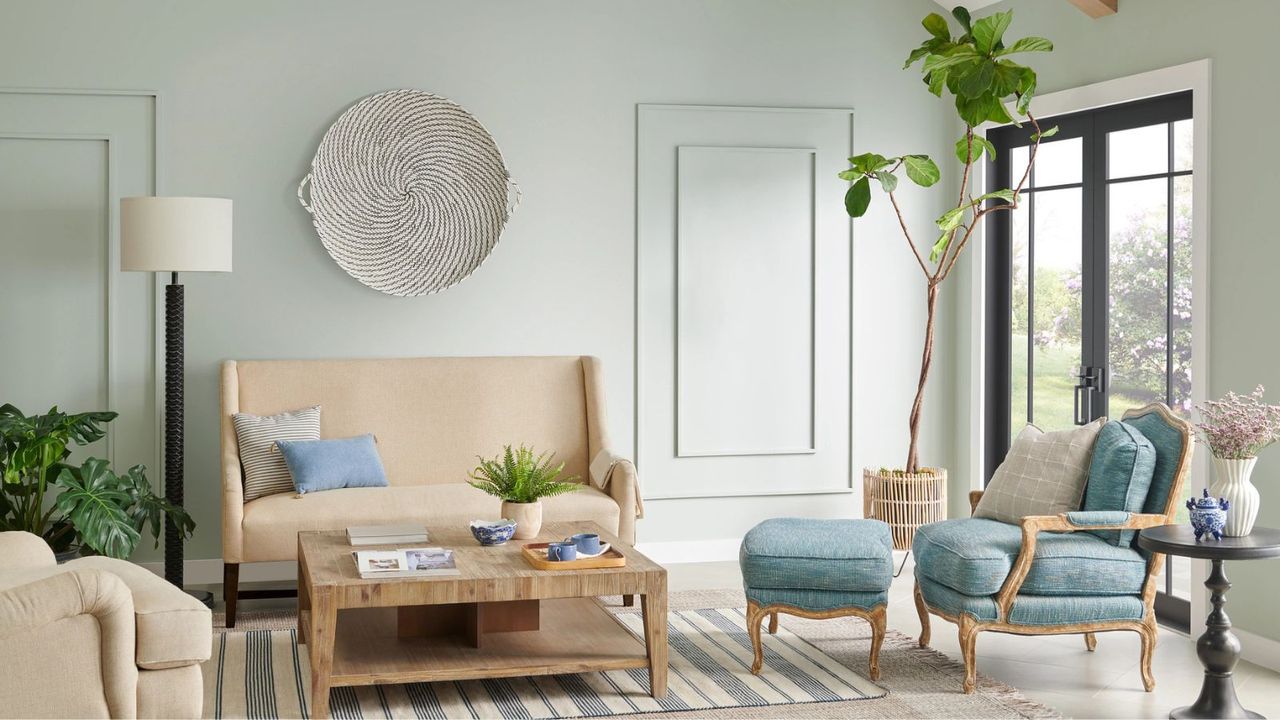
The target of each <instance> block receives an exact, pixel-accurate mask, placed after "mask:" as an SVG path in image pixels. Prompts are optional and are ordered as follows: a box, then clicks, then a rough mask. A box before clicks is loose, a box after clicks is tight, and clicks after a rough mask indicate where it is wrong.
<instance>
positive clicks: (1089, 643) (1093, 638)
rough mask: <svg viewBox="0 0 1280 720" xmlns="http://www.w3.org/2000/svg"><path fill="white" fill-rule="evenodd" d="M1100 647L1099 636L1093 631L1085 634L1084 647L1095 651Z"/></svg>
mask: <svg viewBox="0 0 1280 720" xmlns="http://www.w3.org/2000/svg"><path fill="white" fill-rule="evenodd" d="M1097 647H1098V636H1097V635H1094V634H1093V633H1085V634H1084V649H1085V650H1088V651H1089V652H1093V651H1094V649H1095V648H1097Z"/></svg>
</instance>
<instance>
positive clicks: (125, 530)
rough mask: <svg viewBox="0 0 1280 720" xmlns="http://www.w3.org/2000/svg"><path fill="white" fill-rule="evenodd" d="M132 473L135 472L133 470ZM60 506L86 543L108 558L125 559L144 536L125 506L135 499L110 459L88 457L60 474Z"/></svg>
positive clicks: (58, 501) (58, 500)
mask: <svg viewBox="0 0 1280 720" xmlns="http://www.w3.org/2000/svg"><path fill="white" fill-rule="evenodd" d="M131 472H132V471H131ZM58 485H59V486H61V487H62V488H63V490H62V492H61V493H60V494H59V495H58V499H57V507H58V511H59V512H61V513H62V514H63V515H64V516H65V517H66V518H67V519H68V520H70V521H71V524H72V525H74V526H75V529H76V532H77V533H79V535H80V538H81V540H82V541H83V542H84V544H85V545H88V546H89V547H90V548H93V550H95V551H96V552H98V553H100V554H102V555H106V556H108V557H113V558H120V559H124V558H127V557H129V555H131V554H132V553H133V550H134V548H136V547H137V546H138V541H139V540H140V539H141V538H142V536H141V534H140V533H139V532H138V528H136V527H134V524H133V520H132V519H131V518H130V517H129V514H128V513H126V512H125V510H124V508H126V507H129V505H130V503H131V502H132V499H131V498H130V496H129V493H128V492H126V491H125V490H124V488H123V487H122V483H121V480H120V478H119V476H117V475H116V474H115V473H113V472H111V468H110V467H109V466H108V464H107V461H106V460H103V459H101V458H89V459H88V460H85V462H84V464H83V465H81V466H80V467H78V468H73V467H67V468H63V469H62V472H60V473H59V474H58Z"/></svg>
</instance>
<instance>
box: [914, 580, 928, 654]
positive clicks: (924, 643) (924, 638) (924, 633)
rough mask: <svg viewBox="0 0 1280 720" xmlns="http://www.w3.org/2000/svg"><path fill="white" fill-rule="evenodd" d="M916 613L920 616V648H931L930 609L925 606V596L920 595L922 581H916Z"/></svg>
mask: <svg viewBox="0 0 1280 720" xmlns="http://www.w3.org/2000/svg"><path fill="white" fill-rule="evenodd" d="M915 596H916V613H917V614H918V615H920V647H922V648H924V647H929V608H928V607H927V606H926V605H925V604H924V596H923V595H921V594H920V581H919V580H917V581H916V589H915Z"/></svg>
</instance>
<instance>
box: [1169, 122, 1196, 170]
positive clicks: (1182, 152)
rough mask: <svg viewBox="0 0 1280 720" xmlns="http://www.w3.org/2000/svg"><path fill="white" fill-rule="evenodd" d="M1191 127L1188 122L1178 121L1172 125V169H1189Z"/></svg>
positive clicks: (1191, 143) (1191, 145)
mask: <svg viewBox="0 0 1280 720" xmlns="http://www.w3.org/2000/svg"><path fill="white" fill-rule="evenodd" d="M1192 129H1193V126H1192V125H1191V121H1190V120H1179V121H1178V122H1176V123H1174V124H1173V169H1174V170H1175V171H1177V170H1190V169H1191V155H1192V153H1191V151H1192V149H1193V147H1194V145H1193V141H1192V139H1191V131H1192Z"/></svg>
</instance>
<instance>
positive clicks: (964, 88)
mask: <svg viewBox="0 0 1280 720" xmlns="http://www.w3.org/2000/svg"><path fill="white" fill-rule="evenodd" d="M995 76H996V64H995V63H993V62H991V61H990V60H985V61H982V62H979V63H978V64H977V65H974V66H973V67H971V68H965V69H964V71H963V73H962V74H961V75H960V76H959V81H960V94H961V95H964V96H965V97H971V98H972V97H979V96H981V95H984V94H985V93H986V92H987V91H988V90H990V89H991V81H992V80H994V79H995Z"/></svg>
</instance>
